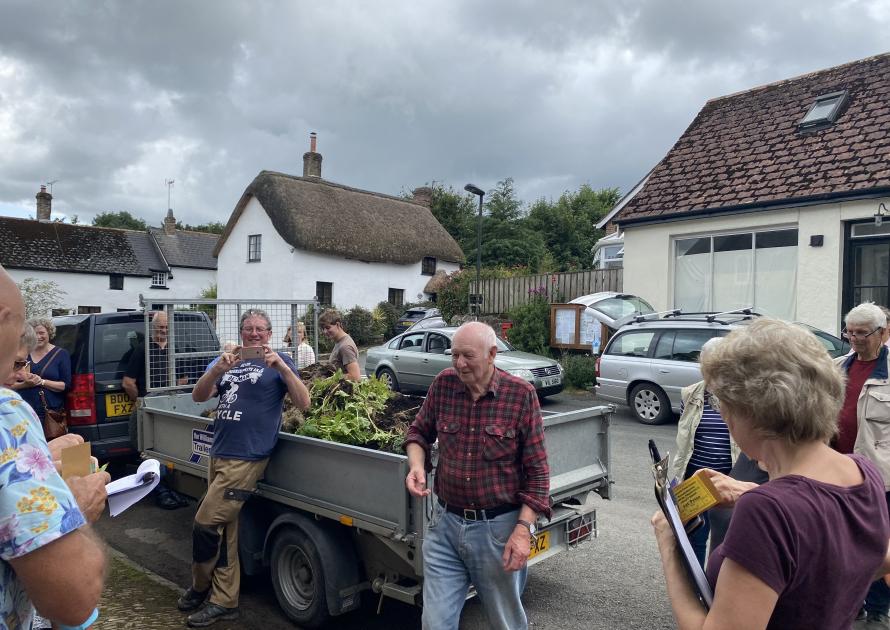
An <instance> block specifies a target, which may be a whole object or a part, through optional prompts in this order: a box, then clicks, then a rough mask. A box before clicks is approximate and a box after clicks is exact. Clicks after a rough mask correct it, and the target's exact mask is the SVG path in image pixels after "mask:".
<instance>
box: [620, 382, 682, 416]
mask: <svg viewBox="0 0 890 630" xmlns="http://www.w3.org/2000/svg"><path fill="white" fill-rule="evenodd" d="M630 408H631V411H633V412H634V415H635V416H636V417H637V420H639V421H640V422H642V423H643V424H664V423H665V422H667V421H668V420H670V418H671V415H672V414H671V401H670V400H669V399H668V397H667V394H665V393H664V390H663V389H661V388H660V387H659V386H658V385H653V384H652V383H640V384H639V385H637V386H636V387H634V388H633V389H632V390H631V392H630Z"/></svg>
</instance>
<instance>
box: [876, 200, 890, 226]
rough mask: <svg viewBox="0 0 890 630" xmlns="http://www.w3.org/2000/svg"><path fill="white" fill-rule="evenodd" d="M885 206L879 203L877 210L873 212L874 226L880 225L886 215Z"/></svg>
mask: <svg viewBox="0 0 890 630" xmlns="http://www.w3.org/2000/svg"><path fill="white" fill-rule="evenodd" d="M888 214H890V213H888V212H887V206H885V205H884V204H883V203H881V204H880V205H879V206H878V211H877V212H875V227H881V224H882V223H883V222H884V217H886V216H888Z"/></svg>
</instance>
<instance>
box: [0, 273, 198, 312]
mask: <svg viewBox="0 0 890 630" xmlns="http://www.w3.org/2000/svg"><path fill="white" fill-rule="evenodd" d="M6 271H8V272H9V275H10V276H12V279H13V280H14V281H15V282H16V283H21V282H22V281H23V280H24V279H26V278H35V279H37V280H42V281H46V280H48V281H52V282H55V283H56V284H57V285H58V286H59V288H60V289H61V290H62V291H64V292H65V295H63V296H62V303H63V306H64V307H65V308H70V309H71V311H72V312H73V313H76V312H77V307H78V306H98V307H100V308H101V309H102V312H103V313H108V312H112V313H113V312H115V311H117V310H118V309H134V310H135V309H138V308H139V294H140V293H141V294H142V295H143V296H144V297H145V299H146V301H147V302H149V304H150V303H151V302H162V301H164V300H170V299H174V298H177V299H178V298H194V297H197V296H198V294H199V293H200V289H201V288H204V287H206V286H208V285H210V284H211V283H212V282H213V279H214V276H215V274H216V272H215V271H213V270H196V269H181V268H175V269H174V277H173V278H172V279H168V280H167V286H168V287H169V288H168V289H152V288H151V278H141V277H136V276H124V288H123V290H112V289H109V288H108V285H109V276H108V274H91V273H63V272H59V271H36V270H32V269H12V268H7V269H6ZM183 272H185V273H183ZM197 287H200V288H197Z"/></svg>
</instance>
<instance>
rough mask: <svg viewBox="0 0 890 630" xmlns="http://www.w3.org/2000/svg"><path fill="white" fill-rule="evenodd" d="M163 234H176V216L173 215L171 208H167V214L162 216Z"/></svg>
mask: <svg viewBox="0 0 890 630" xmlns="http://www.w3.org/2000/svg"><path fill="white" fill-rule="evenodd" d="M164 234H166V235H167V236H173V235H174V234H176V217H174V216H173V208H167V216H166V217H164Z"/></svg>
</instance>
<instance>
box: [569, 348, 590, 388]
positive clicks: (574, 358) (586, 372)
mask: <svg viewBox="0 0 890 630" xmlns="http://www.w3.org/2000/svg"><path fill="white" fill-rule="evenodd" d="M560 363H561V364H562V367H563V369H564V370H565V373H564V374H563V381H564V382H565V384H566V385H568V386H570V387H575V388H577V389H589V388H590V387H592V386H593V384H594V383H596V357H592V356H590V355H586V354H566V355H564V356H563V357H562V359H561V360H560Z"/></svg>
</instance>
